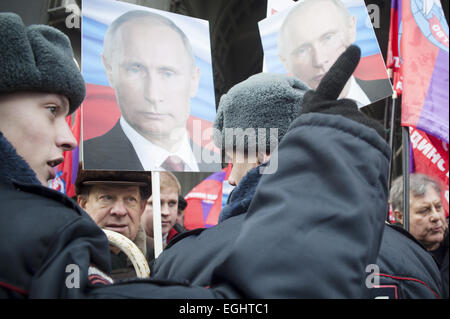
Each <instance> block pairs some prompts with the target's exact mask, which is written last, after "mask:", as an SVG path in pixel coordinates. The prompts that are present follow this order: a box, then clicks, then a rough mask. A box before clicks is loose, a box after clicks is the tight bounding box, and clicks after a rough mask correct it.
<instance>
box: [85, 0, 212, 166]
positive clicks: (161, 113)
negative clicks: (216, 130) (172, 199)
mask: <svg viewBox="0 0 450 319" xmlns="http://www.w3.org/2000/svg"><path fill="white" fill-rule="evenodd" d="M82 73H83V76H84V78H85V80H86V84H87V95H86V99H85V101H84V104H83V109H82V110H83V130H82V132H83V168H84V169H101V170H146V171H192V172H198V171H205V172H214V171H219V170H221V164H220V156H219V157H218V156H217V149H216V148H215V147H214V144H213V142H212V123H213V121H214V117H215V114H216V107H215V95H214V83H213V73H212V61H211V46H210V36H209V23H208V21H205V20H201V19H197V18H192V17H187V16H183V15H179V14H175V13H171V12H166V11H161V10H157V9H152V8H148V7H143V6H138V5H134V4H129V3H125V2H120V1H107V0H88V1H84V2H83V15H82ZM218 158H219V160H217V159H218Z"/></svg>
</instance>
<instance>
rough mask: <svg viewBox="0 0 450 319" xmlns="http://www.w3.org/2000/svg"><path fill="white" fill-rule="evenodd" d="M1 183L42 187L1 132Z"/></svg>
mask: <svg viewBox="0 0 450 319" xmlns="http://www.w3.org/2000/svg"><path fill="white" fill-rule="evenodd" d="M0 181H2V182H6V183H12V182H18V183H22V184H36V185H41V183H40V182H39V180H38V179H37V177H36V173H35V172H34V171H33V170H32V169H31V167H30V166H29V165H28V163H27V162H25V160H24V159H23V158H22V157H21V156H20V155H19V154H17V152H16V150H15V148H14V147H13V146H12V144H11V143H10V142H9V141H8V140H7V139H6V137H5V136H4V135H3V133H2V132H0Z"/></svg>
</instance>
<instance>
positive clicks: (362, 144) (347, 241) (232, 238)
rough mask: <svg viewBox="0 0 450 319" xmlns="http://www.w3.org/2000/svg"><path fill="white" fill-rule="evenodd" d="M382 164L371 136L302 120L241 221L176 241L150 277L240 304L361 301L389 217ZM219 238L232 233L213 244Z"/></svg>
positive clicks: (319, 117) (386, 154)
mask: <svg viewBox="0 0 450 319" xmlns="http://www.w3.org/2000/svg"><path fill="white" fill-rule="evenodd" d="M389 158H390V150H389V147H388V145H387V144H386V143H385V141H384V140H383V139H381V138H380V136H379V135H377V133H376V132H375V130H372V129H368V128H367V127H366V126H363V125H361V124H359V123H356V122H354V121H352V120H349V119H346V118H344V117H341V116H334V115H324V114H306V115H302V116H301V117H300V118H298V119H296V120H295V121H294V122H293V123H292V124H291V126H290V129H289V131H288V133H287V134H286V135H285V136H284V138H283V139H282V141H281V143H280V145H279V149H278V153H273V154H272V155H271V160H270V161H271V164H270V165H277V170H276V172H275V173H274V174H264V175H263V176H262V177H261V179H260V181H259V182H258V185H257V187H256V192H255V194H254V195H253V198H252V201H251V203H250V206H249V207H248V209H247V207H246V209H245V211H246V212H247V213H245V214H238V215H236V216H235V217H232V218H228V219H226V220H224V221H223V222H221V223H219V224H218V225H217V226H216V227H215V228H214V229H211V230H198V234H194V233H193V232H191V234H190V235H187V234H186V237H185V238H179V239H178V241H177V242H176V243H175V244H174V245H173V246H172V247H171V248H170V249H168V250H167V256H169V257H167V258H168V259H167V260H161V261H157V262H158V263H161V266H160V268H161V269H159V268H155V269H158V270H157V272H158V273H160V274H162V273H164V275H166V276H173V278H171V279H179V277H184V278H183V279H188V280H194V282H197V283H200V284H202V285H205V284H207V285H208V286H210V287H211V288H210V289H212V290H214V289H216V288H217V287H220V288H221V289H224V290H225V291H227V292H229V291H236V290H238V291H239V293H240V294H241V295H242V296H245V297H246V298H367V297H369V294H368V290H367V288H366V284H365V281H366V276H367V273H366V267H367V266H368V265H370V264H374V263H375V262H376V258H377V255H378V250H379V247H380V243H381V238H382V234H383V227H384V217H385V215H386V212H387V210H388V206H387V202H388V186H387V180H388V172H389ZM225 228H226V229H227V230H229V231H230V232H231V233H230V234H229V235H227V236H224V238H221V237H220V235H223V234H224V233H225V232H224V231H223V230H222V229H225ZM185 240H186V241H185ZM184 241H185V243H186V244H184V243H183V242H184ZM207 242H209V243H212V245H214V246H215V247H214V248H215V249H211V250H209V249H208V247H206V245H207ZM195 243H197V244H198V246H196V245H195ZM184 245H186V246H184ZM205 247H206V248H205ZM183 249H185V250H186V251H185V252H182V253H181V251H183ZM202 249H206V253H203V252H201V250H202ZM174 251H177V252H180V254H182V255H181V256H182V257H183V258H178V257H176V256H174ZM222 251H225V252H224V253H223V254H226V255H227V256H226V258H225V259H223V256H222ZM165 253H166V252H165ZM207 253H209V257H208V256H207ZM165 256H166V255H164V254H162V255H161V257H163V258H166V257H165ZM171 260H176V263H173V264H172V262H171ZM196 262H198V263H197V264H196ZM163 266H164V267H167V269H164V270H163V269H162V268H163ZM211 269H214V270H213V272H212V275H211V282H210V283H209V284H208V283H207V282H206V281H205V279H206V280H207V279H208V278H209V277H210V275H209V273H210V272H211ZM204 273H205V274H204ZM187 275H190V276H192V277H191V278H188V276H187Z"/></svg>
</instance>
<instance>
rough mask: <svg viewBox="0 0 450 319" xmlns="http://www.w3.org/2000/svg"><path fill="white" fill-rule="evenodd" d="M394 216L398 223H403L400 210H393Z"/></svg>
mask: <svg viewBox="0 0 450 319" xmlns="http://www.w3.org/2000/svg"><path fill="white" fill-rule="evenodd" d="M394 217H395V220H396V221H397V222H398V223H400V224H402V225H403V213H402V212H401V211H399V210H397V209H396V210H394Z"/></svg>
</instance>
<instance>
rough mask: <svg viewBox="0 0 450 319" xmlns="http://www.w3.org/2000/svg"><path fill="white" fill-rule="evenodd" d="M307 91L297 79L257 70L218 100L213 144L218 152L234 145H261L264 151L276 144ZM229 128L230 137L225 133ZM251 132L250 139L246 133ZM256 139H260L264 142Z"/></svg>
mask: <svg viewBox="0 0 450 319" xmlns="http://www.w3.org/2000/svg"><path fill="white" fill-rule="evenodd" d="M308 90H309V88H308V87H307V86H306V85H305V84H303V83H302V82H300V81H299V80H297V79H294V78H292V77H289V76H286V75H282V74H274V73H259V74H256V75H253V76H251V77H249V78H248V79H247V80H245V81H243V82H240V83H238V84H236V85H235V86H233V87H232V88H231V89H230V90H229V91H228V93H227V94H225V95H223V96H222V97H221V99H220V102H219V107H218V110H217V115H216V118H215V121H214V135H213V138H214V144H216V146H217V147H219V148H221V149H222V151H224V150H225V149H227V150H232V149H233V147H235V148H236V149H239V150H243V151H245V152H247V151H248V149H249V147H257V146H265V152H266V153H267V151H268V150H272V149H273V148H271V146H272V147H274V146H277V145H278V142H279V141H280V140H281V138H282V137H283V136H284V134H286V132H287V130H288V127H289V125H290V123H291V122H292V121H293V120H294V119H295V118H297V117H298V116H299V115H300V111H301V110H302V101H303V95H304V94H305V93H306V92H307V91H308ZM271 128H272V130H271ZM227 129H233V130H228V131H227ZM236 129H237V130H236ZM248 129H250V130H248ZM261 129H262V130H261ZM274 129H275V130H274ZM246 130H247V131H246ZM231 131H234V133H233V135H234V137H230V134H229V133H227V132H231ZM252 131H253V132H254V135H255V136H254V138H250V137H249V136H248V134H249V133H251V132H252ZM261 132H265V135H264V134H261ZM274 133H275V134H274ZM246 136H247V138H246ZM258 138H264V139H265V142H264V140H261V141H259V140H258ZM242 143H244V144H242ZM254 143H255V145H253V144H254ZM258 151H262V150H261V149H259V150H258Z"/></svg>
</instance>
